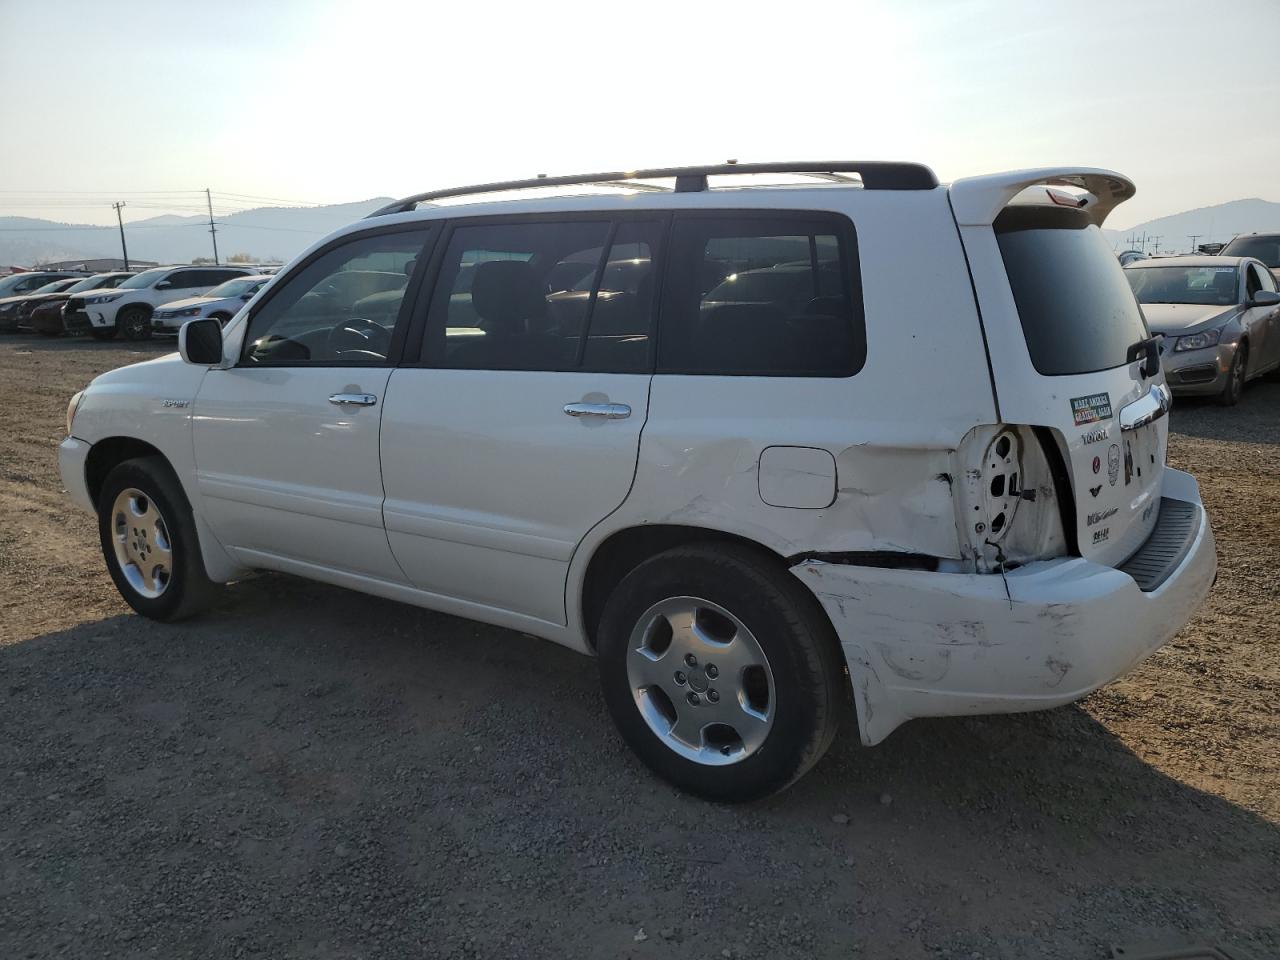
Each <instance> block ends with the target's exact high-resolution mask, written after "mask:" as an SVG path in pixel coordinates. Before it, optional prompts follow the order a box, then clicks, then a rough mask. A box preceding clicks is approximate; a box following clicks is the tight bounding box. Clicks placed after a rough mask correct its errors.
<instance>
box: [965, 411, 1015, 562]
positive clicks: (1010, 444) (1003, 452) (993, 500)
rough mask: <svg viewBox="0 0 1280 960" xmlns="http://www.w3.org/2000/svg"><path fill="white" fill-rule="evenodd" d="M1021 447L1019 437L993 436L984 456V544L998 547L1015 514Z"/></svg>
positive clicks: (1009, 431)
mask: <svg viewBox="0 0 1280 960" xmlns="http://www.w3.org/2000/svg"><path fill="white" fill-rule="evenodd" d="M1020 446H1021V445H1020V443H1019V441H1018V435H1017V434H1016V433H1014V432H1013V431H1011V430H1004V431H1001V432H1000V433H998V434H996V436H995V439H993V440H992V441H991V443H990V444H989V445H988V446H987V451H986V455H985V456H984V457H983V458H982V472H983V478H982V480H983V488H984V489H985V490H986V493H987V495H986V497H985V498H984V500H985V501H986V502H985V503H984V504H983V506H984V507H985V510H984V511H981V512H983V513H984V514H985V520H984V521H978V522H979V523H985V524H986V528H987V529H986V530H985V531H976V530H975V532H978V533H982V532H985V534H986V539H987V542H989V543H999V542H1000V541H1001V540H1003V539H1004V537H1005V535H1006V534H1007V533H1008V532H1009V528H1010V526H1011V525H1012V521H1013V515H1014V512H1015V511H1016V510H1017V509H1018V497H1017V494H1016V491H1017V487H1018V472H1019V469H1020V466H1019V459H1018V458H1019V454H1020V450H1019V448H1020Z"/></svg>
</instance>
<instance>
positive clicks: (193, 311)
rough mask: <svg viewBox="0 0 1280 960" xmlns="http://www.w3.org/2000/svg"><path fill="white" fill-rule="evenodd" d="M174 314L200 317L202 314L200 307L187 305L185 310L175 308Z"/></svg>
mask: <svg viewBox="0 0 1280 960" xmlns="http://www.w3.org/2000/svg"><path fill="white" fill-rule="evenodd" d="M173 315H174V316H175V317H198V316H200V308H199V307H187V309H185V310H175V311H174V313H173Z"/></svg>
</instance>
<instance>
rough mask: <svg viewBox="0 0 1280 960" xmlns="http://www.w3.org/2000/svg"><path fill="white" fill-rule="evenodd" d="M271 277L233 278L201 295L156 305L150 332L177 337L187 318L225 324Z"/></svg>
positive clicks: (258, 275) (262, 275) (256, 275)
mask: <svg viewBox="0 0 1280 960" xmlns="http://www.w3.org/2000/svg"><path fill="white" fill-rule="evenodd" d="M270 279H271V277H270V276H268V275H266V274H255V275H253V276H248V277H234V278H232V279H230V280H227V281H225V282H224V283H220V284H218V286H216V287H214V288H213V289H212V290H210V291H208V292H207V293H205V294H204V295H202V296H199V297H188V298H187V299H185V300H175V301H174V302H173V303H166V304H165V305H164V306H162V307H157V308H156V309H155V312H154V313H152V314H151V332H152V333H153V334H157V335H160V336H163V335H164V334H172V335H173V336H175V337H176V336H177V335H178V330H179V329H181V327H182V325H183V324H184V323H186V322H187V321H188V320H199V319H201V318H202V317H213V318H214V319H216V320H220V321H221V322H222V323H223V324H226V322H227V321H228V320H230V319H231V318H232V317H234V316H235V315H236V314H237V313H239V311H240V308H241V307H243V306H244V305H245V303H246V302H248V301H249V300H251V299H252V298H253V295H254V294H255V293H257V292H258V291H259V290H261V289H262V285H263V284H264V283H266V282H267V281H268V280H270Z"/></svg>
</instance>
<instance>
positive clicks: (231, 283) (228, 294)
mask: <svg viewBox="0 0 1280 960" xmlns="http://www.w3.org/2000/svg"><path fill="white" fill-rule="evenodd" d="M262 283H263V281H261V280H244V279H240V278H237V279H235V280H228V281H226V282H225V283H220V284H218V285H217V286H216V287H214V288H213V289H212V290H210V291H209V292H208V293H206V294H205V296H206V297H214V298H216V299H219V300H224V299H226V300H229V299H231V298H232V297H241V296H244V295H245V294H246V293H251V292H252V291H254V290H257V289H258V287H260V286H262Z"/></svg>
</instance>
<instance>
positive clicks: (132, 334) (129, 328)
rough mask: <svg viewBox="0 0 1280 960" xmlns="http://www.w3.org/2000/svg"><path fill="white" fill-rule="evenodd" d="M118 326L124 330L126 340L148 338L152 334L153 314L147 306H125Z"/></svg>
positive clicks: (118, 320) (117, 321)
mask: <svg viewBox="0 0 1280 960" xmlns="http://www.w3.org/2000/svg"><path fill="white" fill-rule="evenodd" d="M116 326H118V327H119V328H120V329H121V330H123V331H124V338H125V339H126V340H146V339H148V338H149V337H150V336H151V314H150V313H149V312H148V311H147V309H146V308H145V307H125V308H124V309H123V310H121V311H120V315H119V316H118V317H117V318H116Z"/></svg>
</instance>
